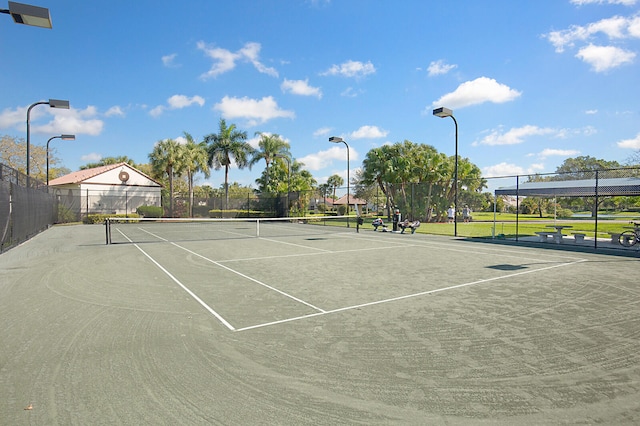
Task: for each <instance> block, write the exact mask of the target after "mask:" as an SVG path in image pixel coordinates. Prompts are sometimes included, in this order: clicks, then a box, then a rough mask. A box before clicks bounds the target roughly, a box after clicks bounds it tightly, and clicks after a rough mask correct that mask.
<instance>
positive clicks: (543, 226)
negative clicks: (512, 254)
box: [351, 212, 640, 238]
mask: <svg viewBox="0 0 640 426" xmlns="http://www.w3.org/2000/svg"><path fill="white" fill-rule="evenodd" d="M364 219H365V220H364V225H363V226H362V228H364V229H373V226H372V225H371V221H372V220H373V217H365V218H364ZM383 219H384V220H385V223H386V224H387V226H388V228H389V229H391V227H392V223H391V222H388V221H387V220H386V218H383ZM632 219H633V217H629V216H621V217H620V218H619V219H617V220H616V219H609V218H608V219H606V220H605V219H599V220H598V238H610V235H609V233H610V232H615V233H620V232H623V231H626V230H628V228H627V227H629V226H631V225H630V224H629V221H630V220H632ZM516 220H517V223H516ZM636 220H640V218H637V219H636ZM351 222H352V224H351V226H352V227H355V218H354V219H353V221H351ZM554 223H557V224H562V225H566V226H571V227H572V228H571V229H566V230H564V233H565V234H567V235H571V233H572V232H579V233H584V234H587V238H593V234H594V231H595V220H593V219H591V218H580V219H578V218H573V219H571V218H570V219H556V220H555V221H554V219H553V216H551V217H542V218H540V217H538V216H537V215H523V214H521V215H519V216H518V217H517V219H516V215H515V214H511V213H498V214H496V216H495V231H494V214H493V213H491V212H474V213H473V221H472V222H470V223H463V222H462V219H459V221H458V236H462V237H485V238H491V237H492V236H493V235H495V236H498V235H500V234H502V235H504V236H505V237H506V238H514V237H515V236H516V225H517V234H518V236H520V237H524V236H533V235H536V234H535V233H536V232H539V231H553V230H554V229H553V228H548V227H547V226H550V225H553V224H554ZM416 232H418V233H422V234H437V235H453V234H454V224H452V223H421V224H420V227H419V228H418V230H417V231H416Z"/></svg>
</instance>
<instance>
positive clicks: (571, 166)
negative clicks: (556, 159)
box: [553, 155, 622, 180]
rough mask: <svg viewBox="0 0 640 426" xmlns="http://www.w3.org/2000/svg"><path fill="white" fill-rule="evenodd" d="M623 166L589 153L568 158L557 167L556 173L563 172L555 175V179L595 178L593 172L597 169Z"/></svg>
mask: <svg viewBox="0 0 640 426" xmlns="http://www.w3.org/2000/svg"><path fill="white" fill-rule="evenodd" d="M621 167H622V166H621V165H620V163H618V162H617V161H607V160H602V159H597V158H594V157H590V156H588V155H587V156H579V157H575V158H567V159H566V160H564V162H563V163H562V164H561V165H560V166H558V168H557V169H556V173H562V175H561V176H557V177H555V178H554V179H553V180H574V179H593V178H594V174H593V173H592V172H594V171H596V170H606V169H618V168H621Z"/></svg>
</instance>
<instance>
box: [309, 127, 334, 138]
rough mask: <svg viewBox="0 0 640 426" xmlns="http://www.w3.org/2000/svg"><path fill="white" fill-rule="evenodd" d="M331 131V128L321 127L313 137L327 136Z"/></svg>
mask: <svg viewBox="0 0 640 426" xmlns="http://www.w3.org/2000/svg"><path fill="white" fill-rule="evenodd" d="M330 131H331V127H321V128H319V129H318V130H316V131H315V132H313V136H316V137H317V136H326V135H328V134H329V132H330Z"/></svg>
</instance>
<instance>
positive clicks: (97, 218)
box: [82, 213, 140, 225]
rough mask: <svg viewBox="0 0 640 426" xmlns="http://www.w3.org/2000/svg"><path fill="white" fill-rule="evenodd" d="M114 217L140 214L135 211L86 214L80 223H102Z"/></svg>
mask: <svg viewBox="0 0 640 426" xmlns="http://www.w3.org/2000/svg"><path fill="white" fill-rule="evenodd" d="M114 217H116V218H117V217H140V215H138V214H135V213H129V214H88V215H86V216H85V217H84V218H83V219H82V223H84V224H87V225H92V224H96V223H104V221H105V220H106V219H107V218H114Z"/></svg>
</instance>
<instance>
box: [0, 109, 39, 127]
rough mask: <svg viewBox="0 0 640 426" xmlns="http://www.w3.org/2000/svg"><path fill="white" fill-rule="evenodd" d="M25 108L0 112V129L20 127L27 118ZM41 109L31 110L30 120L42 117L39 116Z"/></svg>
mask: <svg viewBox="0 0 640 426" xmlns="http://www.w3.org/2000/svg"><path fill="white" fill-rule="evenodd" d="M27 108H28V106H26V107H19V108H16V109H15V110H10V109H8V108H6V109H4V110H2V113H0V129H6V128H9V127H16V126H17V125H22V124H23V123H24V121H25V118H26V117H27ZM40 110H41V108H35V109H33V110H31V119H32V120H34V119H35V118H37V117H38V115H40V116H41V115H43V113H42V114H39V113H40Z"/></svg>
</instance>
